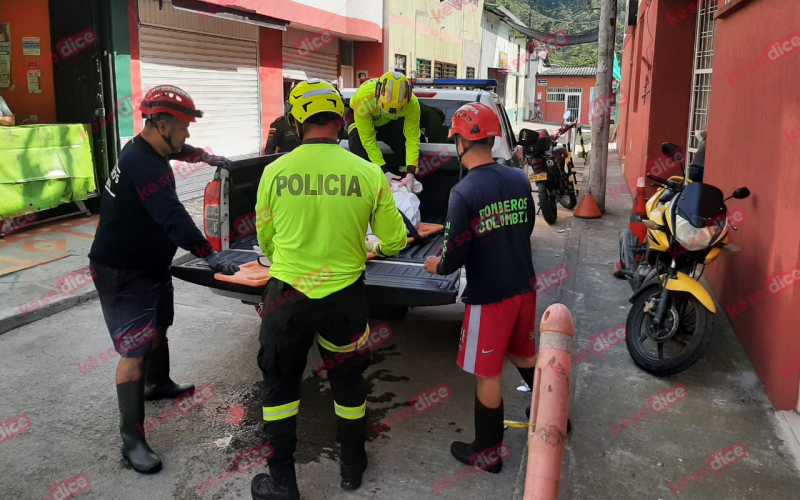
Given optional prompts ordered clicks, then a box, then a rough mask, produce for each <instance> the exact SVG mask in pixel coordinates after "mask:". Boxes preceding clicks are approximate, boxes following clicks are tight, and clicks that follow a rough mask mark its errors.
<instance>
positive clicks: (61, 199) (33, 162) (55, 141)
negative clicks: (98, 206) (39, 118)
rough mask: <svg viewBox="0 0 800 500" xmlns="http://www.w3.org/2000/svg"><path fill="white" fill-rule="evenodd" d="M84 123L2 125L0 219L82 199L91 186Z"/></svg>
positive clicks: (89, 151)
mask: <svg viewBox="0 0 800 500" xmlns="http://www.w3.org/2000/svg"><path fill="white" fill-rule="evenodd" d="M91 143H92V141H91V132H89V131H88V130H87V127H86V126H85V125H25V126H20V127H0V219H2V218H5V217H8V216H9V215H13V214H15V213H17V212H20V211H22V210H25V209H28V207H31V208H33V210H35V211H37V212H38V211H40V210H46V209H48V208H53V207H56V206H58V204H59V203H68V202H71V201H81V200H85V199H86V198H87V194H88V193H90V192H92V191H94V190H95V182H94V163H93V161H92V147H91Z"/></svg>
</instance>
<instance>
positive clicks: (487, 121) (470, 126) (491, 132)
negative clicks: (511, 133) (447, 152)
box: [448, 102, 503, 141]
mask: <svg viewBox="0 0 800 500" xmlns="http://www.w3.org/2000/svg"><path fill="white" fill-rule="evenodd" d="M456 134H458V135H460V136H462V137H464V139H466V140H468V141H477V140H480V139H485V138H487V137H499V136H501V135H503V131H502V129H501V128H500V119H499V118H498V117H497V114H495V112H494V111H493V110H492V108H490V107H489V106H487V105H485V104H481V103H479V102H473V103H472V104H465V105H463V106H461V107H460V108H458V111H456V113H455V114H454V115H453V123H452V125H450V135H449V136H448V137H449V138H450V139H452V138H453V136H455V135H456Z"/></svg>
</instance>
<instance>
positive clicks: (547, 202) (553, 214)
mask: <svg viewBox="0 0 800 500" xmlns="http://www.w3.org/2000/svg"><path fill="white" fill-rule="evenodd" d="M536 186H537V187H538V188H539V207H541V209H542V217H544V221H545V222H547V223H548V224H550V225H551V226H552V225H553V224H555V223H556V218H557V217H558V210H557V208H556V200H555V196H553V195H552V194H551V193H550V191H549V190H548V189H547V187H546V186H545V185H544V183H543V182H538V183H536Z"/></svg>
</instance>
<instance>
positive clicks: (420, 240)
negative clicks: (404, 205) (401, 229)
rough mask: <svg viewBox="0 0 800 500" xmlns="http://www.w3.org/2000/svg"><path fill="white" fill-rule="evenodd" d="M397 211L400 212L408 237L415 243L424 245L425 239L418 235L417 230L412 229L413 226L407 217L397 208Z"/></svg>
mask: <svg viewBox="0 0 800 500" xmlns="http://www.w3.org/2000/svg"><path fill="white" fill-rule="evenodd" d="M397 211H398V212H400V215H401V216H403V223H404V224H405V225H406V229H408V235H409V236H411V237H412V238H414V242H415V243H424V242H425V238H423V237H422V235H420V234H419V232H418V231H417V228H416V227H414V224H412V223H411V221H410V220H408V217H406V214H404V213H403V212H401V211H400V209H399V208H398V209H397Z"/></svg>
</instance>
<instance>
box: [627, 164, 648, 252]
mask: <svg viewBox="0 0 800 500" xmlns="http://www.w3.org/2000/svg"><path fill="white" fill-rule="evenodd" d="M644 186H645V180H644V177H639V180H637V181H636V199H635V200H634V201H633V208H632V209H631V223H630V224H629V225H628V228H629V229H630V230H631V231H633V234H635V235H636V237H637V238H639V243H640V244H642V243H644V242H645V241H646V240H647V228H646V227H644V224H643V223H642V217H646V216H647V209H646V206H645V199H646V195H645V192H644Z"/></svg>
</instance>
